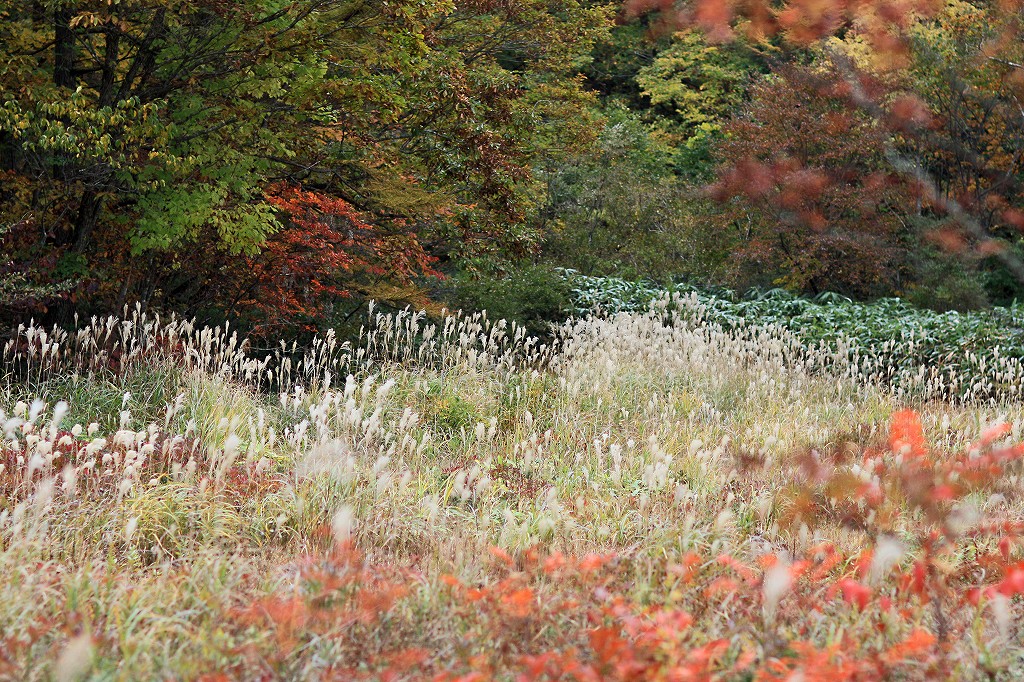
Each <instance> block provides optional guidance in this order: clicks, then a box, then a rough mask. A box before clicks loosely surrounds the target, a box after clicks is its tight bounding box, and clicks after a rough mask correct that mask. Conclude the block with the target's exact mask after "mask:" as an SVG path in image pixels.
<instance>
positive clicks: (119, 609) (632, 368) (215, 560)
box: [0, 302, 1024, 681]
mask: <svg viewBox="0 0 1024 682" xmlns="http://www.w3.org/2000/svg"><path fill="white" fill-rule="evenodd" d="M684 303H685V302H684ZM0 376H2V377H4V378H3V380H2V383H0V409H2V410H3V413H2V414H0V424H2V425H3V441H2V444H0V677H3V678H5V679H19V680H20V679H51V678H52V679H59V680H73V679H125V680H142V679H181V680H199V679H205V680H219V679H239V680H251V679H344V680H348V679H382V680H384V679H387V680H401V679H461V680H467V681H468V680H481V679H523V680H530V679H579V680H597V679H623V680H625V679H674V680H684V679H711V678H722V679H759V680H760V679H765V680H767V679H803V680H813V679H876V678H879V677H893V678H896V679H937V678H938V679H943V678H953V677H956V678H961V679H1000V678H1005V679H1012V678H1015V677H1017V676H1020V675H1022V674H1024V664H1022V658H1021V656H1022V654H1024V649H1022V647H1021V645H1020V639H1019V637H1018V633H1017V622H1018V617H1019V615H1020V604H1019V603H1018V597H1017V595H1018V594H1019V593H1022V592H1024V570H1022V569H1021V568H1019V567H1018V562H1020V561H1021V560H1022V557H1021V556H1020V555H1021V552H1022V551H1024V548H1022V546H1021V543H1020V542H1019V541H1018V538H1019V532H1020V530H1021V525H1022V523H1024V515H1022V505H1024V499H1022V496H1021V482H1020V478H1019V477H1020V473H1021V468H1020V465H1019V463H1018V462H1017V459H1018V457H1019V456H1020V455H1021V454H1024V453H1022V452H1021V451H1019V450H1017V449H1015V448H1013V447H1012V446H1011V443H1014V442H1016V441H1017V440H1018V436H1019V431H1020V428H1021V425H1022V424H1024V410H1022V406H1021V405H1020V404H1017V403H1013V404H1009V403H996V402H993V401H987V402H982V401H971V400H957V401H956V402H955V403H954V402H940V401H935V400H931V401H929V402H926V403H920V404H915V405H909V406H908V405H907V404H906V403H907V401H908V400H909V398H908V397H907V395H906V394H903V395H901V396H895V395H893V394H891V393H889V392H887V391H886V390H885V388H884V387H880V386H878V385H877V382H873V381H872V382H865V381H863V380H859V379H858V377H859V371H858V370H857V369H856V366H855V365H851V364H850V363H849V362H848V361H847V360H846V359H845V358H843V357H840V356H835V355H827V354H826V353H825V352H824V351H822V352H820V353H808V352H806V351H803V350H801V349H800V348H799V346H798V344H795V343H793V341H792V340H791V339H786V338H784V337H782V336H780V335H778V334H776V333H774V332H770V331H761V330H754V329H751V330H746V331H743V332H739V333H734V334H727V333H723V332H722V331H720V330H717V329H715V328H714V327H712V326H708V325H704V324H701V323H699V322H696V323H694V322H683V321H682V320H681V319H680V318H677V317H676V316H675V315H674V314H673V313H672V312H670V310H669V308H668V307H666V306H662V307H660V308H657V309H655V310H652V311H651V312H650V313H648V314H645V315H620V316H617V317H615V318H612V319H589V320H582V321H577V322H573V323H570V324H568V325H567V326H566V327H565V329H563V331H562V333H561V335H560V341H559V342H558V343H557V344H555V346H554V347H547V346H541V345H540V344H538V343H537V342H536V341H533V340H530V339H527V338H525V335H524V334H523V333H522V331H521V330H519V329H516V328H514V327H506V326H505V325H504V323H498V324H492V323H490V322H488V321H487V320H486V319H485V318H481V317H460V316H453V317H450V318H448V319H447V320H446V321H445V322H444V323H442V324H441V325H439V326H436V327H435V326H431V325H428V324H427V323H425V322H424V320H422V319H421V318H420V317H418V316H414V315H408V314H403V315H398V316H386V315H378V316H377V317H376V320H375V324H374V325H373V327H372V328H371V329H369V330H367V331H366V333H365V334H364V335H363V336H362V338H361V339H360V341H359V343H358V344H357V345H355V346H354V347H353V346H349V345H346V344H339V343H337V342H336V341H335V340H334V339H333V338H331V337H328V338H326V339H323V340H321V341H319V342H318V343H317V344H316V346H315V347H314V348H313V349H312V350H311V351H310V352H308V353H306V354H300V353H297V352H295V349H293V348H288V347H286V346H284V345H282V347H281V348H279V349H277V350H276V351H275V352H273V353H271V354H270V355H267V356H265V357H257V356H255V354H254V353H253V352H252V350H251V349H248V348H247V347H246V344H245V342H243V341H240V340H238V339H237V338H234V337H233V336H232V335H231V334H230V333H229V332H228V331H227V330H223V329H221V330H197V329H194V328H193V327H192V326H191V325H189V324H188V323H185V322H181V321H176V320H167V321H159V320H150V319H147V318H146V317H145V316H143V315H141V314H140V313H138V312H137V311H136V312H135V313H134V314H133V315H127V316H125V317H124V318H123V319H119V320H114V319H112V320H94V321H93V322H92V323H91V324H90V325H86V326H85V328H83V329H82V330H81V331H79V332H77V333H75V334H65V333H63V332H59V331H56V330H49V331H48V332H45V333H44V332H43V331H42V330H38V329H34V328H32V329H25V330H22V331H21V332H20V334H19V337H18V339H16V340H14V341H12V343H11V344H9V345H8V346H7V349H6V350H5V352H4V356H3V363H2V364H0ZM922 377H927V370H925V371H923V372H922ZM923 381H927V379H926V378H925V379H923ZM906 407H912V408H913V409H914V410H915V412H914V413H913V414H911V413H907V412H903V411H902V410H903V409H904V408H906ZM915 415H916V416H915ZM918 420H919V422H918ZM918 423H920V427H919V426H918ZM1004 423H1005V424H1007V426H1006V427H1005V429H996V430H993V428H994V427H995V426H996V425H999V424H1004ZM517 676H518V677H517Z"/></svg>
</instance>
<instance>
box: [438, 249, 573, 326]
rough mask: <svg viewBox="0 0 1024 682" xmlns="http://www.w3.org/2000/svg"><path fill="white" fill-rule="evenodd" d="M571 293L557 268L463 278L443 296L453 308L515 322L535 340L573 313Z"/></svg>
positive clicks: (540, 267)
mask: <svg viewBox="0 0 1024 682" xmlns="http://www.w3.org/2000/svg"><path fill="white" fill-rule="evenodd" d="M569 290H570V287H569V286H568V285H567V283H566V281H565V279H564V278H563V277H562V276H561V275H560V274H559V273H558V272H557V271H556V270H555V269H554V268H552V267H550V266H545V265H519V266H516V267H514V269H513V270H512V271H511V272H508V273H507V274H505V275H497V276H488V275H470V274H467V273H463V274H460V275H458V276H456V277H454V278H453V279H452V280H451V281H450V282H448V284H447V287H446V290H445V291H444V292H442V296H443V297H444V298H445V299H446V300H447V302H448V303H449V305H450V307H452V308H461V309H464V310H486V311H487V313H488V316H489V317H490V318H491V319H495V320H498V319H506V320H510V321H513V320H514V321H516V322H518V323H520V324H522V325H523V326H524V327H525V328H526V330H527V331H528V332H529V333H530V334H532V335H534V336H547V335H548V334H549V333H550V326H551V323H557V322H560V321H561V320H563V319H565V317H567V316H568V314H569V312H570V310H571V305H570V302H571V301H570V296H569Z"/></svg>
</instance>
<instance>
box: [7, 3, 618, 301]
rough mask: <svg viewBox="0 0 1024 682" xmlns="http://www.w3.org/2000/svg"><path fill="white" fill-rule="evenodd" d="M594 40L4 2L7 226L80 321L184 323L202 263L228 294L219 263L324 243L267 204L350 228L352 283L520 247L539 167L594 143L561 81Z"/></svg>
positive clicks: (385, 22)
mask: <svg viewBox="0 0 1024 682" xmlns="http://www.w3.org/2000/svg"><path fill="white" fill-rule="evenodd" d="M607 23H608V12H607V9H606V8H605V7H603V6H600V5H592V4H590V3H584V2H579V1H577V0H558V1H557V2H553V3H552V2H541V1H540V0H529V1H527V2H522V3H504V2H493V1H484V0H480V1H478V2H467V3H459V5H458V7H457V8H456V6H455V5H454V4H453V3H451V2H449V1H448V0H427V1H426V2H422V1H420V0H397V1H395V2H388V3H371V2H365V0H317V1H316V2H308V3H290V2H270V3H268V2H266V1H265V0H245V1H242V2H235V3H224V2H222V0H186V1H185V2H170V1H169V0H122V1H121V2H117V3H110V2H105V1H103V0H74V1H72V0H40V1H38V2H33V3H22V2H13V1H12V0H0V59H2V63H3V64H4V67H3V68H2V70H0V93H2V94H0V172H4V173H5V174H6V177H7V178H8V179H9V180H10V184H9V185H8V186H7V187H5V189H4V191H3V192H2V193H0V202H2V203H0V211H2V213H3V215H5V216H8V215H10V216H15V215H17V216H22V215H23V216H26V217H25V222H26V224H27V225H29V226H30V228H31V231H32V232H33V233H34V235H35V239H34V241H33V243H32V244H31V245H30V246H31V249H34V250H36V251H41V252H45V253H46V254H48V255H50V256H54V261H55V266H54V272H53V273H51V277H54V278H65V277H76V278H78V279H79V280H80V281H82V282H83V286H82V287H80V288H79V290H78V291H79V293H78V294H77V296H78V298H76V299H75V300H73V301H72V304H73V305H78V306H80V307H81V306H89V305H91V306H98V307H110V306H119V305H120V304H122V303H124V302H126V301H128V300H131V299H135V298H139V299H142V300H143V301H144V303H153V304H156V303H161V304H162V305H164V306H165V307H171V308H175V307H176V308H179V309H183V310H185V311H186V312H194V308H192V309H190V308H189V306H190V305H191V304H189V303H188V301H189V300H190V296H191V297H192V298H195V297H194V289H195V287H194V286H193V284H194V283H195V282H196V278H195V277H194V276H193V274H192V273H193V272H195V270H194V265H195V262H194V261H195V257H196V254H205V255H207V256H209V258H208V260H209V263H208V265H210V267H206V268H201V269H200V271H201V272H205V273H208V274H209V275H210V277H211V279H210V280H209V281H208V282H205V284H206V285H207V286H208V287H209V288H210V290H217V291H226V290H227V289H228V288H225V287H221V286H219V285H217V284H216V280H217V278H218V277H220V276H221V272H222V271H223V268H217V267H213V264H214V263H216V262H219V260H222V259H225V258H230V257H234V258H238V259H243V260H244V259H247V258H257V257H258V254H259V253H260V251H261V249H264V248H270V249H271V250H272V251H273V250H274V249H278V250H280V248H283V245H284V244H290V245H292V246H293V247H294V248H296V249H298V250H299V251H301V250H302V249H301V248H300V246H299V245H300V244H303V243H307V242H309V241H311V240H312V241H315V240H317V239H323V238H326V237H327V235H326V234H324V233H322V232H318V230H319V229H320V227H319V226H316V227H315V228H314V223H310V222H308V221H305V222H304V221H303V220H299V221H296V220H294V219H293V217H294V216H292V214H290V213H289V212H288V211H282V210H281V208H282V207H281V206H280V205H279V203H278V199H279V198H280V197H277V196H276V195H275V194H274V192H273V190H272V189H271V188H274V187H281V186H288V187H294V188H296V191H297V192H303V193H311V194H310V195H307V194H304V195H303V196H306V197H307V198H308V199H309V200H310V202H312V204H314V205H318V206H321V207H323V206H327V205H331V206H334V207H341V206H343V205H344V206H350V207H352V209H353V210H354V211H358V214H359V215H360V216H361V217H360V220H361V221H362V222H363V223H365V224H366V225H368V226H371V227H372V228H373V229H372V230H370V231H358V232H359V234H360V235H361V236H363V237H366V238H367V241H366V242H358V243H357V241H353V240H351V239H341V240H340V241H335V242H332V244H333V246H334V247H336V248H341V249H343V250H344V251H345V253H347V254H349V256H351V258H352V259H353V260H352V261H351V262H353V263H354V262H364V263H367V264H368V263H374V262H377V261H378V260H379V258H385V257H390V256H394V255H395V253H394V252H393V251H389V249H390V248H391V245H392V244H393V243H394V239H392V238H391V237H389V238H387V239H383V240H381V239H382V238H381V235H392V236H395V235H398V234H400V233H401V234H403V235H404V236H403V237H402V239H403V240H406V243H407V244H408V245H409V248H410V249H412V251H413V252H416V254H417V255H416V256H415V259H421V255H420V251H421V250H422V248H424V246H423V245H426V247H429V248H430V249H431V250H432V251H433V252H435V253H436V254H438V255H445V254H446V253H450V252H456V253H457V252H459V250H460V249H461V248H463V247H465V248H466V249H467V250H468V251H470V252H472V251H473V246H474V244H476V245H477V246H478V247H479V248H481V249H482V248H483V245H487V246H489V245H491V244H495V243H499V244H500V243H502V241H503V240H504V239H505V238H506V237H510V239H509V241H511V242H512V243H517V242H520V241H522V240H523V239H524V238H528V237H529V236H530V235H529V234H527V233H525V231H524V225H525V219H524V217H523V208H522V206H523V201H524V197H527V196H529V193H530V192H532V191H534V188H535V184H534V183H533V181H532V179H531V173H530V171H531V164H532V162H533V159H534V158H536V156H537V155H539V154H541V153H553V152H556V151H557V150H558V148H559V147H560V146H561V147H566V148H571V147H572V146H574V145H576V144H578V143H582V142H585V140H586V138H587V137H588V136H591V135H592V131H591V130H590V127H589V126H588V122H587V120H586V117H585V116H584V115H583V114H582V112H583V110H584V104H585V102H586V99H587V98H586V96H585V95H584V93H583V91H582V88H581V87H580V83H579V81H578V79H575V78H573V75H574V74H575V72H576V71H577V70H578V67H579V64H580V61H579V59H580V56H581V55H584V54H586V52H587V50H588V49H589V46H590V44H591V43H592V42H593V40H594V39H595V38H596V37H597V36H599V35H600V34H601V32H602V31H604V30H605V29H606V27H607ZM282 183H283V184H282ZM312 195H315V197H314V196H312ZM339 202H341V203H339ZM300 213H301V211H300ZM289 216H292V217H289ZM302 230H306V231H307V234H305V235H299V234H294V231H302ZM286 233H287V234H286ZM371 234H372V235H374V236H372V237H371V236H370V235H371ZM274 235H280V236H277V237H275V236H274ZM396 238H397V237H396ZM268 240H271V241H269V242H268ZM377 247H379V248H381V249H382V251H381V252H380V253H378V254H377V255H376V256H373V257H365V256H366V250H367V249H373V248H377ZM296 257H297V256H296ZM340 257H341V256H340V254H339V258H340ZM364 257H365V258H364ZM300 260H301V258H300ZM329 260H330V259H329V258H327V259H326V260H325V261H324V262H322V263H321V264H320V265H318V266H317V268H319V267H321V265H324V264H325V263H326V262H327V261H329ZM344 260H345V259H343V258H342V259H341V260H339V261H338V262H337V263H336V264H338V265H339V266H340V265H342V264H343V262H344ZM421 262H425V261H422V260H421ZM355 270H362V271H363V272H364V273H372V274H374V276H376V277H378V278H380V280H381V281H383V280H385V279H387V278H388V277H389V276H390V274H387V273H402V272H405V271H406V270H407V268H406V266H405V264H403V263H402V262H396V263H395V264H394V267H387V266H382V267H380V268H377V267H376V266H374V267H373V268H369V269H361V268H355V269H349V270H345V269H344V268H342V272H341V273H338V274H339V276H342V277H344V276H346V274H345V273H348V275H352V276H354V272H355ZM267 274H268V275H269V274H271V273H269V271H268V273H267ZM155 277H159V280H155V279H154V278H155ZM288 277H293V275H286V276H285V279H287V278H288ZM396 281H400V279H399V280H396ZM200 282H203V280H200ZM307 284H308V283H307ZM297 286H299V285H297ZM314 288H315V287H314ZM352 288H353V287H350V286H348V285H344V284H343V283H342V282H341V280H337V281H335V284H332V285H331V287H329V288H327V289H323V290H321V291H320V293H321V294H323V295H325V296H327V295H339V293H340V292H341V291H342V290H352ZM207 300H208V299H207ZM216 303H217V304H218V305H220V306H223V308H225V309H229V308H231V306H232V300H221V301H217V302H216ZM68 309H70V306H69V307H68Z"/></svg>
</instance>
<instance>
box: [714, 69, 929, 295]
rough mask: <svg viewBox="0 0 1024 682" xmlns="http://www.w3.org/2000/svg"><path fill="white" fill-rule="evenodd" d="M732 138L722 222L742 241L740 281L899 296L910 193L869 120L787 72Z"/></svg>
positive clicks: (757, 94)
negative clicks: (891, 166) (889, 162)
mask: <svg viewBox="0 0 1024 682" xmlns="http://www.w3.org/2000/svg"><path fill="white" fill-rule="evenodd" d="M724 134H725V138H726V139H725V142H724V143H723V144H722V146H721V148H720V154H721V158H722V163H723V171H722V176H721V179H720V181H719V183H718V184H717V185H716V186H715V187H714V188H713V193H714V194H715V195H716V196H717V198H718V199H720V200H722V201H724V202H726V203H725V205H724V206H723V213H722V214H721V216H719V221H720V222H719V224H720V225H722V229H723V230H724V231H725V232H726V234H730V235H731V238H732V242H733V244H734V249H733V253H732V262H733V274H732V277H733V280H734V281H733V283H734V284H736V285H738V286H740V287H745V286H751V285H761V286H784V287H786V288H788V289H791V290H794V291H797V292H800V293H809V294H817V293H820V292H823V291H826V290H829V291H838V292H840V293H844V294H847V295H851V296H857V297H871V296H879V295H889V294H892V293H894V292H897V291H899V290H900V288H901V286H902V284H903V283H904V282H903V278H904V277H905V275H906V273H905V272H904V270H905V266H906V260H907V253H906V251H907V247H908V243H907V239H908V237H909V236H910V235H909V232H908V229H907V222H906V218H905V216H904V214H903V211H904V208H903V207H904V206H905V204H906V203H907V198H908V196H909V193H908V192H907V188H906V185H905V183H900V182H899V181H898V179H897V178H896V177H895V174H893V173H892V172H891V171H888V170H887V169H886V167H885V159H884V156H883V154H882V151H881V147H882V144H881V140H880V137H879V136H880V134H881V133H880V131H878V130H876V129H875V128H874V126H873V125H872V123H871V120H870V119H869V118H868V117H867V116H865V115H863V114H859V113H858V112H856V111H851V110H850V109H849V108H848V107H846V106H845V103H844V100H843V98H842V97H841V96H836V95H833V96H831V97H825V96H823V95H822V93H821V91H820V90H819V89H818V88H817V87H816V84H815V81H814V79H813V76H811V75H809V74H807V73H804V72H801V71H799V70H796V69H793V68H788V69H784V70H782V71H780V72H779V73H778V74H775V75H773V76H771V77H769V78H767V79H766V80H764V81H763V82H761V83H759V84H758V85H757V86H755V87H754V89H753V92H752V93H751V102H750V104H749V105H748V106H747V107H745V109H744V110H743V111H742V112H741V114H740V115H738V116H737V117H736V118H734V119H733V120H732V122H730V123H729V124H727V125H726V126H725V128H724Z"/></svg>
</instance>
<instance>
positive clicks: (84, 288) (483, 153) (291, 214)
mask: <svg viewBox="0 0 1024 682" xmlns="http://www.w3.org/2000/svg"><path fill="white" fill-rule="evenodd" d="M897 4H898V3H897ZM897 4H893V3H872V2H811V1H809V0H808V1H803V2H790V3H783V4H778V3H759V2H708V1H705V2H697V3H682V4H678V3H673V2H632V3H626V4H625V5H623V4H622V3H618V2H614V3H609V2H597V1H593V0H515V1H509V0H466V1H463V2H457V3H456V2H451V1H450V0H415V1H413V0H389V1H388V2H366V1H363V0H316V1H310V2H301V3H297V2H286V1H284V0H241V1H239V2H224V1H223V0H120V1H113V2H111V1H107V0H102V1H100V0H76V1H74V2H70V1H66V0H36V1H34V2H14V1H13V0H0V323H3V324H4V325H7V324H11V325H13V324H15V323H16V322H17V321H19V320H23V319H25V318H27V317H29V316H34V317H36V319H44V320H48V321H53V322H58V323H62V324H67V323H69V322H71V321H72V320H73V319H74V317H75V316H78V317H79V318H80V319H81V318H84V317H88V316H89V315H93V314H97V313H101V312H109V311H112V310H119V309H121V308H122V307H123V306H125V305H130V304H134V303H135V302H140V303H141V305H142V306H143V307H145V308H146V309H149V310H154V311H161V312H175V313H179V314H181V315H184V316H189V317H192V316H195V317H198V318H199V319H200V320H202V321H208V322H221V321H223V320H226V319H227V320H231V321H232V322H233V323H234V324H236V325H238V326H241V327H242V328H243V329H245V330H246V331H247V332H249V333H251V334H252V335H254V337H255V338H260V337H263V338H269V337H270V336H271V335H277V336H279V335H282V334H284V335H288V336H292V337H295V336H301V335H303V334H309V333H312V332H314V331H317V330H322V329H326V328H328V327H331V328H339V329H342V330H345V329H349V330H351V329H357V328H358V325H359V322H360V321H361V319H362V313H363V312H364V311H365V310H366V302H367V301H369V300H371V299H373V300H377V301H380V302H382V304H383V305H385V306H395V307H402V306H405V305H412V306H414V307H416V308H424V309H427V310H428V311H431V312H433V313H439V312H440V310H441V309H442V307H444V306H448V307H452V308H454V307H462V308H472V309H484V308H485V309H488V310H490V311H492V313H493V315H494V316H496V317H509V318H513V319H517V320H520V321H524V322H526V323H527V324H528V325H530V328H531V329H532V330H534V331H542V330H543V329H544V325H545V323H546V322H548V321H554V320H560V319H562V318H564V317H565V316H566V315H567V314H569V313H570V312H571V311H572V310H573V302H572V301H571V300H570V299H571V289H572V286H573V285H572V283H571V277H570V276H567V274H566V273H567V272H569V273H573V272H575V273H578V274H579V275H583V276H599V277H622V278H625V279H633V280H636V279H645V280H649V281H651V282H653V283H658V284H668V283H670V282H677V283H678V282H685V283H687V284H689V285H694V286H698V287H704V288H709V287H711V288H713V287H728V288H730V289H732V290H735V291H740V292H744V291H747V290H750V289H754V290H761V291H764V290H768V289H773V288H782V289H786V290H788V291H790V292H792V293H794V294H799V295H809V296H820V295H821V294H823V293H824V292H835V293H837V294H841V295H843V296H846V297H849V298H851V299H854V300H864V301H870V300H875V299H879V298H885V297H893V296H899V297H902V298H905V299H907V300H908V301H910V302H911V303H913V304H915V305H918V306H921V307H927V308H932V309H935V310H940V311H942V310H948V309H961V310H962V309H976V308H986V307H989V306H992V305H1009V304H1011V303H1012V302H1013V301H1015V300H1017V299H1019V298H1021V293H1022V291H1024V284H1022V281H1024V280H1022V278H1021V273H1022V272H1024V267H1022V266H1021V263H1020V261H1021V257H1022V256H1024V245H1022V241H1021V230H1020V228H1021V227H1024V187H1022V184H1021V164H1022V163H1024V105H1022V103H1021V100H1022V98H1024V67H1022V66H1021V64H1022V63H1024V45H1022V44H1021V42H1020V41H1019V40H1015V39H1014V38H1015V37H1018V33H1017V31H1018V25H1019V23H1020V20H1021V11H1020V8H1019V7H1018V6H1017V4H1016V3H1013V2H982V1H980V0H979V1H976V2H973V3H969V2H964V1H962V0H948V1H936V0H917V1H915V2H905V3H903V4H902V5H899V6H898V7H897V6H896V5H897ZM890 5H891V7H890ZM886 7H889V9H888V10H887V9H886Z"/></svg>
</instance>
